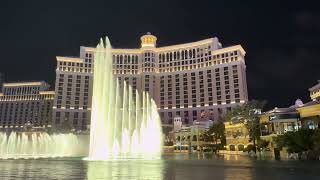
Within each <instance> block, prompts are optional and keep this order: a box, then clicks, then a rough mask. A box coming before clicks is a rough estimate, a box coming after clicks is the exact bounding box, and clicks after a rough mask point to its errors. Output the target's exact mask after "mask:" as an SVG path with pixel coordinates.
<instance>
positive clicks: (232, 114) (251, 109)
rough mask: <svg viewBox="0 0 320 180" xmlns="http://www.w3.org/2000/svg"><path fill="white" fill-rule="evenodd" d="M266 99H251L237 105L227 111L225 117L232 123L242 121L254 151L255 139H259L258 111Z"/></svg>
mask: <svg viewBox="0 0 320 180" xmlns="http://www.w3.org/2000/svg"><path fill="white" fill-rule="evenodd" d="M265 104H266V101H258V100H251V101H248V102H246V103H244V104H242V105H239V106H237V107H235V108H233V109H232V110H231V111H229V112H228V113H227V115H226V117H225V119H226V120H229V121H230V120H231V122H232V123H242V124H244V125H245V127H246V128H247V130H248V132H249V137H250V141H252V142H253V147H254V148H253V149H254V152H256V140H259V139H260V134H261V133H260V128H261V127H260V126H261V125H260V117H259V115H260V112H261V110H262V109H263V107H264V106H265Z"/></svg>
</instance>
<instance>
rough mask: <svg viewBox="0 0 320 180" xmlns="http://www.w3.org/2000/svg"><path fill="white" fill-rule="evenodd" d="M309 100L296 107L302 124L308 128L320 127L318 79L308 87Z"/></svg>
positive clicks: (319, 83) (319, 87)
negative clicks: (313, 84)
mask: <svg viewBox="0 0 320 180" xmlns="http://www.w3.org/2000/svg"><path fill="white" fill-rule="evenodd" d="M309 92H310V98H311V101H310V102H307V103H305V104H303V105H302V106H300V107H298V108H297V110H298V111H299V113H300V119H301V122H302V126H303V127H306V128H309V129H316V128H320V80H318V84H317V85H315V86H313V87H311V88H309Z"/></svg>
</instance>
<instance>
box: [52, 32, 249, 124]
mask: <svg viewBox="0 0 320 180" xmlns="http://www.w3.org/2000/svg"><path fill="white" fill-rule="evenodd" d="M140 39H141V47H140V48H136V49H119V48H113V49H112V57H113V73H114V75H115V76H116V77H117V78H118V79H119V80H120V81H121V82H122V83H123V82H124V81H126V82H127V83H128V84H129V85H131V86H132V87H133V96H134V95H135V89H138V90H139V91H147V92H149V94H150V95H151V97H152V98H153V99H154V100H155V102H156V104H157V106H158V111H159V113H160V116H161V120H162V123H163V124H171V125H172V124H173V119H174V117H176V116H179V117H181V119H182V121H183V123H184V124H189V125H191V124H192V123H193V121H194V120H200V121H201V120H213V121H214V120H217V119H218V118H219V116H222V115H223V114H225V113H226V112H227V110H230V109H231V108H232V107H234V106H237V105H239V104H241V103H244V102H246V101H247V99H248V94H247V80H246V65H245V58H244V57H245V54H246V52H245V51H244V49H243V48H242V47H241V45H235V46H229V47H222V45H221V43H220V42H219V40H218V38H216V37H214V38H210V39H205V40H200V41H196V42H191V43H185V44H178V45H171V46H164V47H157V46H156V44H157V37H156V36H154V35H151V34H150V33H148V34H146V35H143V36H142V37H141V38H140ZM95 51H96V49H95V48H94V47H84V46H81V47H80V57H61V56H58V57H57V68H56V82H55V93H56V98H55V100H54V106H53V122H54V123H53V125H54V126H55V127H59V126H61V125H62V124H64V122H67V123H69V124H70V125H72V126H73V127H75V128H77V129H86V128H87V127H88V124H89V123H90V116H91V96H92V87H93V86H92V85H93V70H94V69H93V66H94V54H95ZM120 86H121V85H120Z"/></svg>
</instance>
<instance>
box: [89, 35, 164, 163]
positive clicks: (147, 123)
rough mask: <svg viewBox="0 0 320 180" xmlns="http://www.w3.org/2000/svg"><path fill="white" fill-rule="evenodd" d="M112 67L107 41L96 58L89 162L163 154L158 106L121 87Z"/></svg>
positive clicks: (149, 98)
mask: <svg viewBox="0 0 320 180" xmlns="http://www.w3.org/2000/svg"><path fill="white" fill-rule="evenodd" d="M112 64H113V62H112V55H111V44H110V41H109V39H108V37H106V40H105V43H104V42H103V40H102V39H101V41H100V44H98V46H97V48H96V53H95V56H94V79H93V98H92V113H91V128H90V149H89V157H88V158H86V159H88V160H108V159H112V158H119V157H121V158H128V157H130V158H131V157H141V156H145V155H149V154H156V153H160V151H161V142H162V141H161V134H162V133H161V126H160V117H159V114H158V112H157V106H156V104H155V102H154V101H153V100H152V98H151V97H150V96H149V94H148V93H147V92H142V93H139V92H138V91H137V90H133V89H132V87H131V86H130V85H127V84H126V82H124V83H122V84H121V83H120V82H119V81H118V80H117V79H116V78H115V77H114V76H113V72H112ZM133 91H134V92H135V93H133ZM134 94H135V95H134Z"/></svg>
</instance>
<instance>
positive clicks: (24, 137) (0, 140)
mask: <svg viewBox="0 0 320 180" xmlns="http://www.w3.org/2000/svg"><path fill="white" fill-rule="evenodd" d="M80 146H82V145H80V143H79V142H78V138H77V136H76V135H74V134H71V133H69V134H53V135H49V134H48V133H46V132H11V133H10V134H7V133H3V132H0V159H30V158H33V159H37V158H55V157H70V156H78V154H77V153H76V151H77V150H79V147H80Z"/></svg>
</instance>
